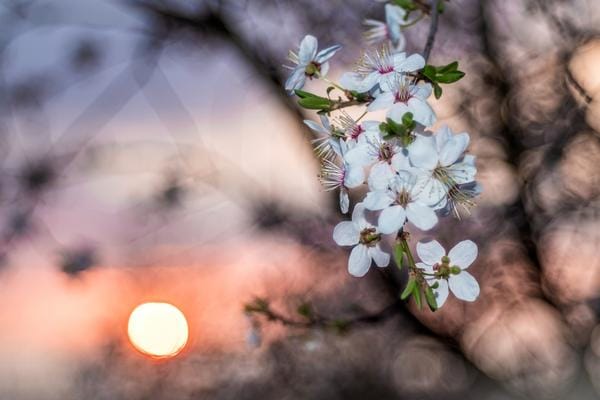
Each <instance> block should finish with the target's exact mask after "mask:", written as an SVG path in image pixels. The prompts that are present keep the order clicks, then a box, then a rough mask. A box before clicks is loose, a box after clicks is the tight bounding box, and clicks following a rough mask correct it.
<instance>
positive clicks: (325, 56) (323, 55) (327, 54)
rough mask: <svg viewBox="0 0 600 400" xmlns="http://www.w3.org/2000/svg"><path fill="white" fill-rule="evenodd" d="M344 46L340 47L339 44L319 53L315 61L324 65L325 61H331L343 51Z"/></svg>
mask: <svg viewBox="0 0 600 400" xmlns="http://www.w3.org/2000/svg"><path fill="white" fill-rule="evenodd" d="M341 48H342V46H340V45H339V44H337V45H335V46H331V47H328V48H326V49H323V50H321V51H320V52H318V53H317V56H316V58H315V61H316V62H318V63H321V64H323V63H324V62H325V61H327V60H329V59H330V58H331V57H333V56H334V54H335V53H337V52H338V50H339V49H341Z"/></svg>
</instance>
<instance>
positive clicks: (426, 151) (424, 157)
mask: <svg viewBox="0 0 600 400" xmlns="http://www.w3.org/2000/svg"><path fill="white" fill-rule="evenodd" d="M408 157H409V159H410V162H411V163H412V164H413V165H414V166H415V167H418V168H424V169H427V170H433V169H434V168H435V167H437V164H438V154H437V151H436V148H435V142H434V139H433V138H432V137H431V136H422V135H417V137H416V139H415V141H414V142H412V143H411V145H410V146H408Z"/></svg>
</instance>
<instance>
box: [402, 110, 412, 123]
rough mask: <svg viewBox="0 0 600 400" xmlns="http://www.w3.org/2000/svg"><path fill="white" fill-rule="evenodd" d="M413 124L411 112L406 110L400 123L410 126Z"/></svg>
mask: <svg viewBox="0 0 600 400" xmlns="http://www.w3.org/2000/svg"><path fill="white" fill-rule="evenodd" d="M412 124H413V113H411V112H407V113H405V114H404V115H403V116H402V125H404V126H405V127H410V126H411V125H412Z"/></svg>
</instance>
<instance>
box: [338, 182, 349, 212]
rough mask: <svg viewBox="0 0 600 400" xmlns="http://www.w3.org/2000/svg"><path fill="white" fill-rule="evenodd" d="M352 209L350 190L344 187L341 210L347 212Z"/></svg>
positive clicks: (341, 193)
mask: <svg viewBox="0 0 600 400" xmlns="http://www.w3.org/2000/svg"><path fill="white" fill-rule="evenodd" d="M349 209H350V196H348V191H347V190H344V189H343V188H342V189H340V211H341V212H342V214H347V213H348V210H349Z"/></svg>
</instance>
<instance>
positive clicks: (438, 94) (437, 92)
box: [433, 83, 442, 99]
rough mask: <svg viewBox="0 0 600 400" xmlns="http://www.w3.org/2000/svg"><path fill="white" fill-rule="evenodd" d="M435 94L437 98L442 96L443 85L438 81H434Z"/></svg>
mask: <svg viewBox="0 0 600 400" xmlns="http://www.w3.org/2000/svg"><path fill="white" fill-rule="evenodd" d="M433 94H434V96H435V98H436V99H439V98H440V97H442V87H441V86H440V85H438V84H437V83H434V85H433Z"/></svg>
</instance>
